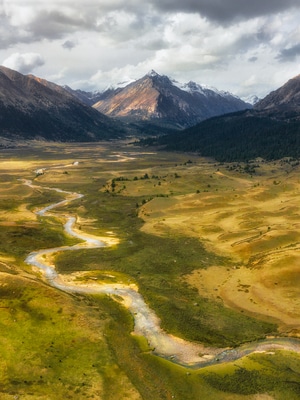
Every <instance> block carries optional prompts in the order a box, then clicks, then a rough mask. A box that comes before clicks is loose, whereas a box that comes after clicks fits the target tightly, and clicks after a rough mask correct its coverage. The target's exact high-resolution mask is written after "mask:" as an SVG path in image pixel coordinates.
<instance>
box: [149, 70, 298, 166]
mask: <svg viewBox="0 0 300 400" xmlns="http://www.w3.org/2000/svg"><path fill="white" fill-rule="evenodd" d="M143 143H144V144H145V145H149V144H151V145H153V144H156V145H160V146H163V147H164V148H165V149H166V150H176V151H192V152H196V153H198V154H200V155H202V156H207V157H213V158H215V159H217V160H219V161H248V160H250V159H254V158H257V157H263V158H264V159H267V160H272V159H279V158H283V157H295V158H300V75H299V76H296V77H295V78H293V79H290V80H289V81H288V82H287V83H286V84H285V85H283V86H282V87H280V88H279V89H277V90H275V91H273V92H271V93H270V94H269V95H267V96H266V97H265V98H264V99H262V100H260V101H259V102H258V103H257V104H255V106H254V107H253V109H252V110H245V111H241V112H238V113H230V114H226V115H223V116H218V117H214V118H210V119H208V120H206V121H203V122H201V123H199V124H197V125H195V126H193V127H191V128H189V129H186V130H183V131H181V132H177V133H174V134H173V135H165V136H163V137H161V138H158V139H148V140H145V141H144V142H143Z"/></svg>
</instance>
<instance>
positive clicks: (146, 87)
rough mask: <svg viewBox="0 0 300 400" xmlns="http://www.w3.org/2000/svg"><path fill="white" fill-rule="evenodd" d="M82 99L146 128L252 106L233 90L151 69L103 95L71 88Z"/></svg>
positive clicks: (193, 121)
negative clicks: (179, 79) (177, 79)
mask: <svg viewBox="0 0 300 400" xmlns="http://www.w3.org/2000/svg"><path fill="white" fill-rule="evenodd" d="M72 93H73V94H74V95H77V96H78V98H80V99H81V100H82V101H86V103H87V104H91V103H90V99H91V98H93V99H94V100H96V99H98V100H97V101H95V103H94V104H93V107H94V108H95V109H96V110H98V111H100V112H101V113H103V114H105V115H107V116H109V117H113V118H115V119H119V120H121V121H123V122H126V123H134V124H138V125H139V126H141V127H143V128H144V130H145V127H147V126H148V127H149V126H155V127H156V128H157V127H160V128H161V129H162V128H170V129H183V128H186V127H189V126H193V125H195V124H197V123H198V122H200V121H203V120H205V119H207V118H210V117H213V116H216V115H221V114H226V113H229V112H233V111H239V110H244V109H248V108H251V105H250V104H249V103H245V102H244V101H243V100H241V99H240V98H238V97H236V96H233V95H232V94H231V93H228V92H224V91H219V90H217V89H214V88H208V87H205V86H201V85H199V84H197V83H195V82H191V81H190V82H188V83H186V84H180V83H179V82H176V81H174V80H171V79H170V78H169V77H167V76H165V75H159V74H158V73H156V72H155V71H153V70H152V71H150V72H149V73H148V74H147V75H145V76H144V77H142V78H141V79H138V80H136V81H134V82H131V83H129V84H128V85H125V86H124V85H123V86H122V87H116V88H113V87H110V88H109V89H107V90H105V91H104V92H103V93H102V94H101V93H95V94H94V96H93V97H92V96H91V93H86V94H84V93H83V92H82V91H75V92H74V91H72Z"/></svg>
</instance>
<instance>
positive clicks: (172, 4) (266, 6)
mask: <svg viewBox="0 0 300 400" xmlns="http://www.w3.org/2000/svg"><path fill="white" fill-rule="evenodd" d="M152 3H153V4H154V5H155V6H156V8H158V9H160V10H163V11H166V12H188V13H199V14H200V15H202V16H204V17H207V18H208V19H211V20H214V21H217V22H219V23H221V24H222V23H224V24H227V23H229V22H231V21H235V20H242V19H249V18H253V17H259V16H263V15H268V14H274V13H278V12H281V11H285V10H288V9H290V8H292V7H297V8H299V7H300V4H299V0H185V1H182V0H153V1H152Z"/></svg>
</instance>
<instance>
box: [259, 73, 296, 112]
mask: <svg viewBox="0 0 300 400" xmlns="http://www.w3.org/2000/svg"><path fill="white" fill-rule="evenodd" d="M254 108H255V110H258V111H260V112H262V113H267V114H273V115H274V116H275V117H277V118H281V119H282V118H283V119H286V118H296V119H300V75H298V76H296V77H295V78H293V79H290V80H289V81H288V82H287V83H286V84H285V85H283V86H282V87H280V88H279V89H277V90H275V91H273V92H271V93H270V94H269V95H267V96H266V97H265V98H264V99H262V100H261V101H259V102H258V103H257V104H256V105H255V107H254Z"/></svg>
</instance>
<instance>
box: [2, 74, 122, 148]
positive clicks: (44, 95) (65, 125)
mask: <svg viewBox="0 0 300 400" xmlns="http://www.w3.org/2000/svg"><path fill="white" fill-rule="evenodd" d="M121 135H122V129H120V124H116V123H115V122H113V121H112V120H111V119H109V118H108V117H106V116H105V115H102V114H101V113H99V112H97V111H96V110H94V109H93V108H91V107H88V106H86V105H84V104H83V103H82V102H80V101H79V100H78V99H77V98H76V97H74V96H73V95H71V94H69V93H68V92H67V91H66V90H65V89H63V88H62V87H60V86H58V85H56V84H54V83H51V82H48V81H46V80H43V79H40V78H37V77H35V76H32V75H28V76H25V75H22V74H20V73H18V72H16V71H13V70H10V69H8V68H5V67H0V136H1V137H5V138H9V139H41V138H42V139H45V140H56V141H95V140H101V139H110V138H116V137H120V136H121Z"/></svg>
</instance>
